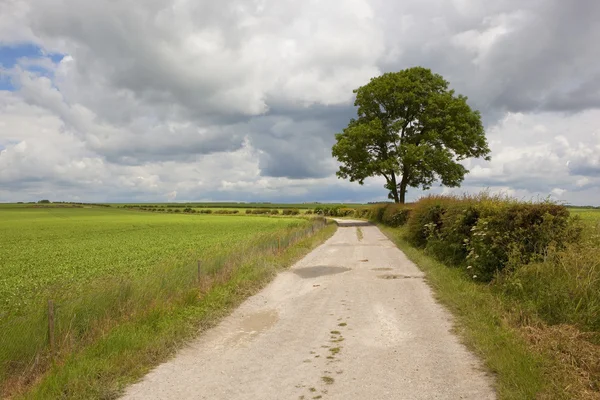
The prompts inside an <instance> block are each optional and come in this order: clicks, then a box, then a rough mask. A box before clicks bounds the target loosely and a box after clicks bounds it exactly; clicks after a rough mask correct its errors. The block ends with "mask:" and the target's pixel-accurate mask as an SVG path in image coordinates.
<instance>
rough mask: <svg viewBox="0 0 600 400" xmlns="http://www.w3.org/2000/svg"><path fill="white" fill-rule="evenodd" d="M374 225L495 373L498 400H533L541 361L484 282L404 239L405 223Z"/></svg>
mask: <svg viewBox="0 0 600 400" xmlns="http://www.w3.org/2000/svg"><path fill="white" fill-rule="evenodd" d="M380 229H381V230H382V231H383V232H384V233H385V234H386V235H387V236H388V237H389V238H390V239H391V240H392V241H393V242H394V243H395V244H396V245H397V246H398V247H399V248H400V249H401V250H402V251H403V252H404V253H405V254H406V256H407V257H408V258H409V259H410V260H411V261H413V262H414V263H415V264H417V265H418V266H419V268H421V269H422V270H423V271H424V272H425V274H426V279H427V282H428V283H429V285H430V286H431V287H432V289H433V290H434V292H435V295H436V297H437V299H438V300H439V301H440V302H441V303H442V304H444V305H445V306H446V307H447V308H448V309H449V310H450V311H451V312H452V313H453V314H454V316H455V319H456V328H455V329H456V330H457V333H458V334H459V336H460V337H461V338H462V339H463V340H464V342H465V344H466V345H467V346H468V347H469V348H471V349H472V350H474V351H475V353H476V354H478V355H479V356H480V357H481V358H482V359H483V360H484V362H485V364H486V366H487V367H488V369H489V370H490V371H491V372H493V373H494V374H495V375H496V390H497V392H498V395H499V398H501V399H535V398H536V395H537V394H538V393H540V392H541V391H543V389H544V372H543V365H544V363H545V362H547V360H545V359H544V357H543V356H542V355H540V354H536V353H535V352H533V351H531V350H530V349H529V348H528V346H527V343H526V342H525V340H523V339H522V338H521V337H520V335H519V334H518V332H516V331H515V330H514V329H512V328H511V327H510V326H509V325H508V324H507V323H506V321H505V320H504V318H503V315H504V311H505V310H504V307H503V305H502V304H499V303H498V299H497V298H496V296H494V294H493V293H492V292H491V290H490V289H489V287H488V286H484V285H481V284H478V283H475V282H470V281H468V280H467V279H465V277H464V273H463V272H462V271H460V270H458V269H454V268H448V267H447V266H445V265H443V264H441V263H440V262H438V261H436V260H434V259H433V258H431V257H429V256H427V255H426V254H425V253H424V252H423V251H422V250H419V249H416V248H414V247H412V246H411V245H410V244H409V243H408V242H407V241H406V239H405V237H404V235H405V232H406V228H404V227H402V228H388V227H385V226H380Z"/></svg>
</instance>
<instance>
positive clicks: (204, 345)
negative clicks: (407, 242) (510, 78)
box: [124, 221, 496, 400]
mask: <svg viewBox="0 0 600 400" xmlns="http://www.w3.org/2000/svg"><path fill="white" fill-rule="evenodd" d="M360 224H361V223H360V222H358V221H356V223H353V222H352V221H340V227H339V229H338V230H337V232H336V233H335V234H334V235H333V236H332V237H331V238H330V239H329V240H328V241H327V242H325V243H324V244H323V245H321V246H320V247H318V248H316V249H315V250H314V251H312V252H311V253H310V254H308V255H307V256H306V257H305V258H304V259H302V260H301V261H299V262H298V263H297V264H296V265H294V266H293V267H292V268H291V269H290V270H288V271H285V272H282V273H280V274H279V275H278V276H277V277H276V278H275V279H274V280H273V282H271V284H269V285H268V286H267V287H266V288H265V289H264V290H263V291H261V292H260V293H259V294H257V295H255V296H253V297H251V298H249V299H248V300H247V301H246V302H244V303H243V304H242V305H241V306H240V307H239V308H238V309H237V310H235V311H234V312H233V313H232V314H231V315H230V316H229V317H227V318H226V319H224V320H223V321H222V323H221V324H219V325H218V326H217V327H215V328H214V329H211V330H209V331H207V332H206V333H204V334H202V335H201V336H200V337H199V338H197V339H196V340H195V341H193V342H192V343H190V345H189V346H187V347H186V348H184V349H182V350H181V351H180V352H179V353H178V354H177V355H176V356H175V357H174V358H173V359H172V360H171V361H169V362H166V363H164V364H162V365H160V366H158V367H157V368H155V369H154V370H153V371H152V372H150V373H149V374H148V375H147V376H146V377H145V378H144V379H143V380H142V381H140V382H139V383H137V384H135V385H133V386H130V387H129V388H128V389H127V391H126V393H125V397H124V398H125V399H129V400H133V399H145V400H147V399H162V400H168V399H174V400H175V399H176V400H184V399H227V400H237V399H257V400H258V399H260V400H264V399H278V400H281V399H307V400H308V399H318V398H321V399H324V400H325V399H332V400H333V399H344V400H347V399H477V400H483V399H495V398H496V396H495V393H494V390H493V388H492V383H493V382H492V379H491V378H490V377H489V375H488V374H486V372H485V371H484V369H483V368H482V365H481V362H480V361H479V360H478V359H477V358H476V357H475V356H474V355H473V354H471V353H470V352H469V351H468V350H467V349H466V348H465V347H464V346H463V345H462V344H461V343H460V342H459V340H458V339H457V337H456V336H455V335H454V334H453V333H451V328H452V319H451V316H450V314H449V313H448V312H447V311H446V310H445V309H443V308H442V307H441V306H440V305H438V304H437V303H436V302H435V301H434V299H433V296H432V292H431V290H430V289H429V287H428V286H427V285H426V283H425V282H424V280H423V273H422V272H421V271H420V270H419V269H418V268H417V267H415V265H414V264H413V263H411V262H410V261H409V260H408V259H407V258H406V256H405V255H404V254H403V253H402V252H401V251H400V250H399V249H398V248H396V247H395V246H394V244H393V243H392V242H391V241H389V240H388V239H387V238H386V237H385V236H384V235H383V234H382V233H381V231H380V230H379V229H378V228H377V227H375V226H358V227H357V226H356V225H360ZM361 233H362V235H361ZM359 236H362V238H361V239H359ZM319 396H321V397H319Z"/></svg>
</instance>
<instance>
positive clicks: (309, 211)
mask: <svg viewBox="0 0 600 400" xmlns="http://www.w3.org/2000/svg"><path fill="white" fill-rule="evenodd" d="M312 213H313V210H310V209H309V210H306V212H305V213H304V214H307V215H311V214H312Z"/></svg>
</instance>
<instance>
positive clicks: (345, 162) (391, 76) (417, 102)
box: [332, 67, 490, 203]
mask: <svg viewBox="0 0 600 400" xmlns="http://www.w3.org/2000/svg"><path fill="white" fill-rule="evenodd" d="M354 93H356V101H355V102H354V105H355V106H357V107H358V110H357V114H358V115H357V118H356V119H351V120H350V122H349V124H348V126H347V127H346V128H345V129H344V130H343V132H341V133H338V134H336V135H335V138H336V144H335V145H334V146H333V149H332V154H333V156H334V157H335V158H336V159H337V160H338V161H339V162H340V164H341V165H340V168H339V171H338V172H337V176H338V177H339V178H344V179H349V180H350V181H351V182H355V181H356V182H358V183H359V184H361V185H362V184H363V183H364V180H365V179H366V178H368V177H372V176H383V177H384V178H385V179H386V182H387V183H386V185H385V188H386V189H388V190H389V196H388V197H389V198H391V199H393V200H394V201H395V202H397V203H404V201H405V196H406V189H407V187H415V188H417V187H421V188H423V189H425V190H426V189H429V188H430V187H431V185H432V184H433V183H434V182H436V181H440V182H441V184H442V185H444V186H449V187H456V186H460V184H461V182H462V181H463V179H464V176H465V174H466V173H468V172H469V171H468V170H467V169H466V168H465V167H464V166H463V165H462V164H461V163H460V161H461V160H464V159H466V158H469V157H484V158H485V159H486V160H489V159H490V157H489V156H488V154H489V153H490V149H489V147H488V144H487V140H486V138H485V131H484V129H483V125H482V123H481V116H480V114H479V111H476V110H472V109H471V107H469V105H468V104H467V97H465V96H462V95H460V94H459V95H456V94H455V93H454V90H449V89H448V82H447V81H445V80H444V78H443V77H442V76H440V75H438V74H433V73H432V72H431V71H430V70H429V69H426V68H422V67H414V68H409V69H405V70H402V71H399V72H393V73H385V74H383V75H382V76H379V77H376V78H372V79H371V81H370V82H369V83H368V84H366V85H364V86H361V87H360V88H358V89H356V90H354Z"/></svg>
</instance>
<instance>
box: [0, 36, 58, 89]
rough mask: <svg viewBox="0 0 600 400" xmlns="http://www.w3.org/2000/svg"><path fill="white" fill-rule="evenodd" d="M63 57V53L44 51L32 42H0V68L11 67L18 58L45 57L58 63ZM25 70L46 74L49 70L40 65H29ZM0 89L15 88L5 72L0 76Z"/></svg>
mask: <svg viewBox="0 0 600 400" xmlns="http://www.w3.org/2000/svg"><path fill="white" fill-rule="evenodd" d="M63 57H64V55H63V54H58V53H46V52H44V50H43V49H42V48H40V47H39V46H37V45H36V44H33V43H25V44H22V43H19V44H12V45H2V44H0V67H1V68H2V69H5V70H6V69H11V68H13V67H14V66H15V65H17V64H18V62H19V60H23V59H27V60H35V59H42V58H47V59H49V60H51V61H52V62H53V63H58V62H60V60H62V58H63ZM26 69H27V70H30V71H33V72H37V73H39V74H41V75H44V74H47V73H48V72H49V71H48V70H46V69H45V68H42V67H40V66H34V65H29V66H27V68H26ZM0 90H10V91H13V90H15V87H14V86H13V84H12V83H11V80H10V78H9V77H8V76H6V74H2V76H1V77H0Z"/></svg>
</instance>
